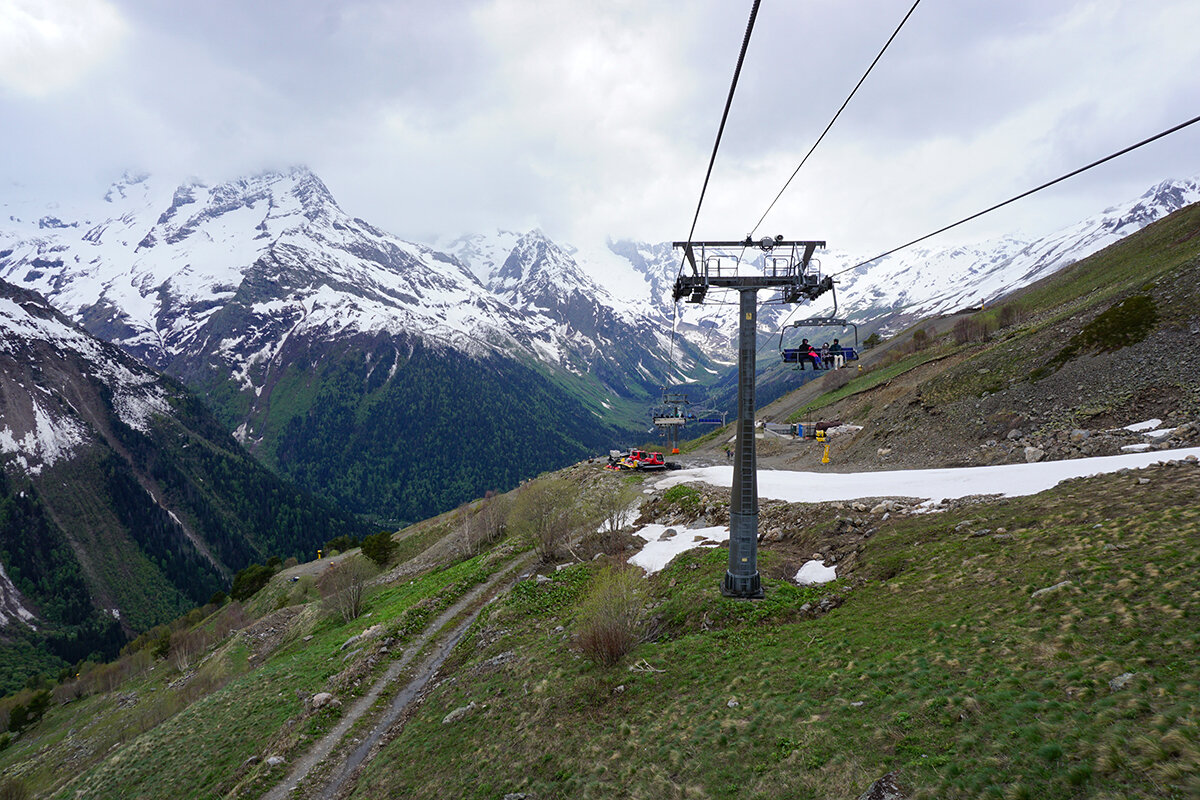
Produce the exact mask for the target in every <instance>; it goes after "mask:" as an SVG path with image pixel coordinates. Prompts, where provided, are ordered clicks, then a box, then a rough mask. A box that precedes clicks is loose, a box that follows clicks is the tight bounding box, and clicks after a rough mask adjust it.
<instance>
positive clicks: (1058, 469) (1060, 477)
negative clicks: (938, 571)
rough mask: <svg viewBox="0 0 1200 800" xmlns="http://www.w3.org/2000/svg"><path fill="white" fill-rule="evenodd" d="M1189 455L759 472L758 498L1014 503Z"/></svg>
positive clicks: (714, 479) (719, 471)
mask: <svg viewBox="0 0 1200 800" xmlns="http://www.w3.org/2000/svg"><path fill="white" fill-rule="evenodd" d="M1190 455H1195V456H1197V457H1200V447H1189V448H1184V449H1180V450H1159V451H1156V452H1154V453H1128V454H1126V455H1118V456H1098V457H1096V458H1075V459H1070V460H1067V461H1041V462H1037V463H1034V464H1001V465H999V466H992V467H960V468H957V469H913V470H896V471H887V472H856V473H832V472H795V471H785V470H759V471H758V495H759V497H765V498H771V499H775V500H785V501H787V502H791V503H817V502H823V501H830V500H856V499H858V498H862V497H920V498H923V499H925V500H927V501H929V502H931V503H936V502H939V501H941V500H944V499H953V498H957V497H967V496H968V495H975V494H1001V495H1004V496H1006V497H1020V496H1022V495H1030V494H1037V493H1038V492H1041V491H1045V490H1046V489H1049V488H1051V487H1053V486H1055V485H1057V484H1058V483H1059V482H1060V481H1064V480H1067V479H1068V478H1082V477H1086V476H1089V475H1102V474H1105V473H1109V472H1116V471H1118V470H1122V469H1141V468H1142V467H1148V466H1150V465H1151V464H1157V463H1160V462H1163V461H1170V460H1176V459H1181V458H1186V457H1187V456H1190ZM732 480H733V467H730V466H722V467H705V468H703V469H685V470H679V471H678V472H675V473H673V474H672V475H670V476H667V477H665V478H663V479H662V480H660V481H659V482H658V483H657V484H655V488H656V489H659V490H661V489H666V488H667V487H670V486H675V485H676V484H680V483H687V482H689V481H703V482H704V483H709V484H712V485H714V486H729V485H730V484H731V483H732Z"/></svg>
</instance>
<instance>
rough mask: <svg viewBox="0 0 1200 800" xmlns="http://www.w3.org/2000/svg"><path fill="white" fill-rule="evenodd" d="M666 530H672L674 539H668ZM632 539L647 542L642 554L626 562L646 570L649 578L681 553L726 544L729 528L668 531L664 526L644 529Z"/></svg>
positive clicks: (675, 529) (650, 526)
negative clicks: (641, 539)
mask: <svg viewBox="0 0 1200 800" xmlns="http://www.w3.org/2000/svg"><path fill="white" fill-rule="evenodd" d="M668 530H674V531H675V532H676V533H675V535H674V536H667V535H666V533H667V531H668ZM634 536H640V537H642V538H643V539H645V540H646V546H645V547H643V548H642V550H641V552H639V553H637V554H636V555H634V556H632V557H631V558H630V559H629V563H630V564H636V565H637V566H639V567H641V568H642V569H644V570H646V573H647V574H649V575H652V574H654V573H655V572H658V571H659V570H660V569H662V568H663V567H665V566H666V565H667V564H669V563H671V559H673V558H674V557H675V556H677V555H679V554H680V553H683V552H686V551H688V550H691V549H692V548H695V547H716V546H717V545H718V544H720V543H721V542H725V541H728V540H729V528H722V527H714V528H692V529H684V528H668V527H667V526H666V525H647V526H646V527H644V528H642V529H641V530H639V531H635V532H634Z"/></svg>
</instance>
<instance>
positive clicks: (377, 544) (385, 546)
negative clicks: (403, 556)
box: [362, 531, 396, 567]
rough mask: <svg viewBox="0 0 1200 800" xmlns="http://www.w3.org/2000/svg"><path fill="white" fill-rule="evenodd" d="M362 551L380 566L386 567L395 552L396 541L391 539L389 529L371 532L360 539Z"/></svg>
mask: <svg viewBox="0 0 1200 800" xmlns="http://www.w3.org/2000/svg"><path fill="white" fill-rule="evenodd" d="M362 552H363V555H364V556H366V557H367V558H369V559H371V560H372V561H374V562H375V563H376V564H378V565H379V566H380V567H386V566H387V565H388V564H389V563H390V562H391V560H392V555H393V554H394V553H395V552H396V542H395V541H394V540H393V539H392V532H391V531H380V532H379V533H373V534H371V535H370V536H368V537H366V538H365V539H363V540H362Z"/></svg>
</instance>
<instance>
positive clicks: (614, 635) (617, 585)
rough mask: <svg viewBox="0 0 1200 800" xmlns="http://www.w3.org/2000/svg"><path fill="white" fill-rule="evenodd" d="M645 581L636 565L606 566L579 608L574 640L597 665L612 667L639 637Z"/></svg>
mask: <svg viewBox="0 0 1200 800" xmlns="http://www.w3.org/2000/svg"><path fill="white" fill-rule="evenodd" d="M645 606H646V580H645V578H644V577H643V576H642V571H641V570H640V569H638V568H637V567H630V566H623V567H620V568H615V567H606V568H605V569H603V570H602V571H601V572H600V573H599V574H598V575H597V576H596V579H595V581H594V582H593V584H592V588H591V591H589V592H588V595H587V597H586V598H585V599H584V601H583V605H582V607H581V608H580V610H579V623H578V624H579V630H578V632H577V633H576V635H575V642H576V644H577V645H578V646H579V649H580V650H582V651H583V654H584V655H586V656H587V657H588V658H590V659H591V660H592V661H594V662H595V663H597V664H602V665H604V666H606V667H611V666H612V665H614V664H616V663H617V662H618V661H620V660H621V658H622V657H624V655H625V654H626V653H628V652H629V651H630V650H632V649H633V648H634V647H636V646H637V644H638V642H639V641H640V640H641V637H640V635H639V630H638V628H639V626H640V623H641V619H642V610H643V609H644V608H645Z"/></svg>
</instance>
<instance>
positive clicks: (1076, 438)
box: [1068, 428, 1092, 444]
mask: <svg viewBox="0 0 1200 800" xmlns="http://www.w3.org/2000/svg"><path fill="white" fill-rule="evenodd" d="M1091 435H1092V432H1091V431H1085V430H1080V429H1079V428H1076V429H1075V430H1073V431H1071V435H1070V436H1069V437H1068V438H1069V439H1070V441H1071V443H1072V444H1079V443H1080V442H1083V441H1084V440H1085V439H1088V438H1089V437H1091Z"/></svg>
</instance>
